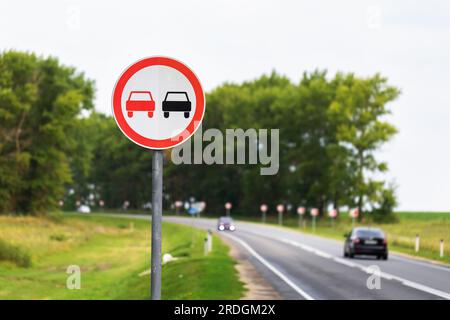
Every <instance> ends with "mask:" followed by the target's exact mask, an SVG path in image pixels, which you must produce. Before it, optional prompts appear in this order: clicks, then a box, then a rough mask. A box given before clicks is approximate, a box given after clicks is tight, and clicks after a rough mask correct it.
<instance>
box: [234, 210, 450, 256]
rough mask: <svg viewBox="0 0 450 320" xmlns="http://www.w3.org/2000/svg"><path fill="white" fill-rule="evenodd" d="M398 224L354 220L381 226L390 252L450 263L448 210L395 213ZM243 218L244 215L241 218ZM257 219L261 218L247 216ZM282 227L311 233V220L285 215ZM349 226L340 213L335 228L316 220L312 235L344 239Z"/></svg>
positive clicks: (273, 218) (274, 219)
mask: <svg viewBox="0 0 450 320" xmlns="http://www.w3.org/2000/svg"><path fill="white" fill-rule="evenodd" d="M396 215H397V216H398V220H399V222H397V223H369V222H365V223H361V222H359V223H357V224H356V225H357V226H373V227H380V228H382V229H383V230H384V231H385V232H386V234H387V236H388V241H389V248H390V250H391V251H397V252H401V253H406V254H410V255H413V256H417V257H422V258H427V259H432V260H435V261H440V262H444V263H450V213H447V212H398V213H396ZM240 218H241V219H244V218H243V217H240ZM247 220H250V221H254V222H260V219H256V218H253V219H247ZM267 222H268V223H271V224H278V221H277V217H276V216H275V215H269V216H268V218H267ZM283 225H284V226H285V227H289V228H292V229H296V230H299V231H301V232H305V233H313V231H312V222H311V220H309V219H308V220H306V226H305V228H303V227H301V228H299V225H298V218H297V217H294V215H293V214H291V215H290V216H287V217H285V219H284V221H283ZM351 228H352V224H351V219H350V218H349V217H348V215H347V214H341V217H340V218H339V219H338V220H337V221H336V223H335V225H334V227H332V225H331V220H330V219H329V218H323V219H318V221H317V223H316V232H315V234H317V235H320V236H325V237H329V238H333V239H337V240H343V239H344V236H343V235H344V233H346V232H349V231H350V230H351ZM416 234H419V235H420V251H419V253H416V252H415V251H414V243H415V237H416ZM441 239H444V244H445V246H446V249H445V252H444V257H443V258H441V257H439V244H440V240H441Z"/></svg>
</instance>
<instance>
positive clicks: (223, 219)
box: [219, 217, 233, 224]
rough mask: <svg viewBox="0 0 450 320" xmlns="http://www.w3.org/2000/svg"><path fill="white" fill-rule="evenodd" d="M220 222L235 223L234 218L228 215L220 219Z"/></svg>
mask: <svg viewBox="0 0 450 320" xmlns="http://www.w3.org/2000/svg"><path fill="white" fill-rule="evenodd" d="M219 223H226V224H229V223H233V219H231V218H228V217H223V218H220V219H219Z"/></svg>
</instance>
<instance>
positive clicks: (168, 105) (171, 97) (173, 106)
mask: <svg viewBox="0 0 450 320" xmlns="http://www.w3.org/2000/svg"><path fill="white" fill-rule="evenodd" d="M162 111H163V112H164V118H168V117H169V114H170V112H184V117H185V118H189V113H190V112H191V101H190V100H189V97H188V95H187V92H184V91H168V92H167V93H166V97H165V98H164V101H163V103H162Z"/></svg>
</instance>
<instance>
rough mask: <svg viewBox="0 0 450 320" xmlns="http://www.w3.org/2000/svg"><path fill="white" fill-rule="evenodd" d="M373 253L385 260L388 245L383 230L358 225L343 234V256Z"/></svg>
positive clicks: (351, 256)
mask: <svg viewBox="0 0 450 320" xmlns="http://www.w3.org/2000/svg"><path fill="white" fill-rule="evenodd" d="M355 255H374V256H376V257H377V258H378V259H383V260H387V258H388V245H387V240H386V236H385V234H384V232H383V231H382V230H381V229H377V228H367V227H358V228H354V229H353V230H352V232H350V233H348V234H346V235H345V243H344V257H346V258H347V257H348V258H353V257H354V256H355Z"/></svg>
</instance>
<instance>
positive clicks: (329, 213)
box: [328, 209, 337, 218]
mask: <svg viewBox="0 0 450 320" xmlns="http://www.w3.org/2000/svg"><path fill="white" fill-rule="evenodd" d="M328 216H329V217H330V218H336V216H337V210H336V209H331V210H330V211H329V212H328Z"/></svg>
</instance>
